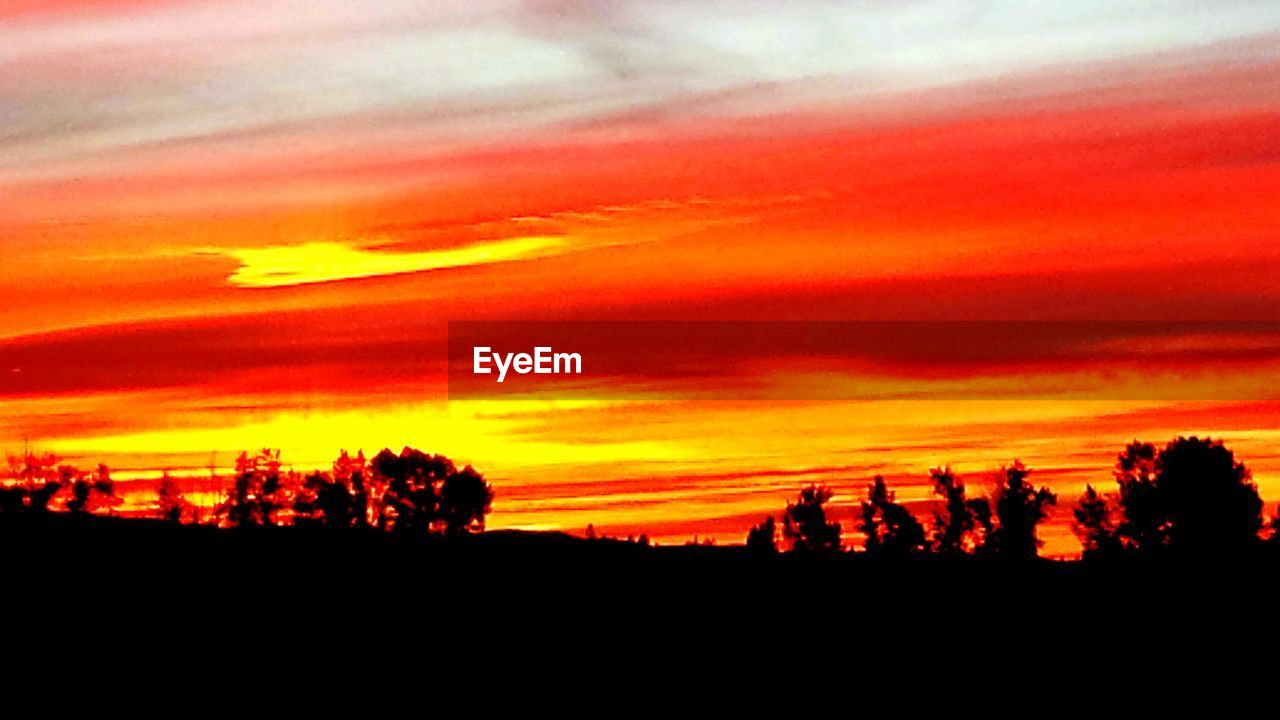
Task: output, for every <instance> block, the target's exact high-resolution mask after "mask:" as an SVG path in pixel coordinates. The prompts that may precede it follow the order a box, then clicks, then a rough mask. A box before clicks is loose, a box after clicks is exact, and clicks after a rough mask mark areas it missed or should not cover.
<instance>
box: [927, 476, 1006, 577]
mask: <svg viewBox="0 0 1280 720" xmlns="http://www.w3.org/2000/svg"><path fill="white" fill-rule="evenodd" d="M929 476H930V478H931V479H932V480H933V494H934V495H938V496H941V497H942V502H943V505H942V509H941V510H937V511H934V514H933V549H934V551H935V552H938V553H942V554H944V555H952V554H960V553H966V552H976V551H978V550H980V549H982V548H983V547H984V546H985V545H986V542H987V540H988V539H989V538H990V537H991V534H992V531H993V527H992V520H991V504H990V503H988V502H987V499H986V498H969V497H967V496H966V494H965V487H964V483H962V482H961V481H960V479H959V478H958V477H956V474H955V473H954V472H952V471H951V468H934V469H932V470H930V471H929Z"/></svg>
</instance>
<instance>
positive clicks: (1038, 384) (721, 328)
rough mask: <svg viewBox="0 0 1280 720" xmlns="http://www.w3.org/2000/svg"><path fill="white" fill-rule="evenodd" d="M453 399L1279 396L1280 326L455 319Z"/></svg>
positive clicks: (1245, 323)
mask: <svg viewBox="0 0 1280 720" xmlns="http://www.w3.org/2000/svg"><path fill="white" fill-rule="evenodd" d="M448 352H449V358H448V361H449V362H448V380H449V396H450V398H451V399H455V400H463V399H498V398H511V399H529V398H544V399H557V398H563V399H631V400H663V399H705V400H766V399H767V400H872V399H966V398H972V399H1017V398H1061V399H1080V400H1088V399H1097V400H1111V399H1129V400H1144V399H1150V400H1233V401H1235V400H1255V399H1269V398H1273V397H1275V396H1276V395H1277V394H1280V393H1277V392H1276V389H1275V388H1276V382H1275V380H1276V378H1277V377H1280V375H1278V373H1280V322H1270V321H1239V322H1235V321H1222V322H1201V321H1195V322H1173V321H1163V322H1146V321H1133V322H1129V321H1104V322H1092V321H1068V322H1052V321H1045V322H1039V321H919V322H898V321H893V322H874V321H849V322H844V321H820V322H792V321H768V322H755V321H741V322H666V321H639V322H628V321H530V322H525V321H498V322H479V321H451V322H450V323H449V343H448Z"/></svg>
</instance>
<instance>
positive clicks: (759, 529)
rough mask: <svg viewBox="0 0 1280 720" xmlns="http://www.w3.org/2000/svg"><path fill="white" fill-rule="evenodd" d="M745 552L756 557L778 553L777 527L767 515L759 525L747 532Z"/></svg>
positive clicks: (771, 517) (770, 516)
mask: <svg viewBox="0 0 1280 720" xmlns="http://www.w3.org/2000/svg"><path fill="white" fill-rule="evenodd" d="M747 550H748V551H749V552H750V553H751V554H752V555H756V556H768V555H775V554H777V552H778V526H777V523H776V522H774V520H773V516H772V515H768V516H766V517H765V519H764V520H762V521H761V522H760V524H759V525H754V526H752V528H751V529H750V530H748V531H747Z"/></svg>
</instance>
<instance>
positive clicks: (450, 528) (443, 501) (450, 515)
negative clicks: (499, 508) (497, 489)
mask: <svg viewBox="0 0 1280 720" xmlns="http://www.w3.org/2000/svg"><path fill="white" fill-rule="evenodd" d="M449 464H450V465H452V464H453V463H449ZM492 505H493V488H492V487H490V486H489V483H487V482H485V480H484V477H483V476H481V475H480V473H478V472H476V471H475V469H474V468H472V467H471V466H470V465H468V466H466V467H464V468H462V470H460V471H457V472H454V473H452V474H450V475H447V476H445V478H444V480H443V481H441V483H440V501H439V504H438V507H437V510H436V512H437V516H438V518H439V520H440V522H442V523H443V529H444V533H445V534H446V535H451V536H457V535H463V534H466V533H470V532H477V531H478V532H483V531H484V523H485V516H487V515H488V514H489V511H490V510H491V509H492Z"/></svg>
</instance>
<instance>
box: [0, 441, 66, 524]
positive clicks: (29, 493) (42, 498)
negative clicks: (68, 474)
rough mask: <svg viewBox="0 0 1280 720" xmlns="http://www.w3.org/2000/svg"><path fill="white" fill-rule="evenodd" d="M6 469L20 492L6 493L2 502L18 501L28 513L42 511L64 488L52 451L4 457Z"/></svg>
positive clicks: (56, 460)
mask: <svg viewBox="0 0 1280 720" xmlns="http://www.w3.org/2000/svg"><path fill="white" fill-rule="evenodd" d="M8 460H9V468H10V470H11V471H12V472H13V476H14V478H15V479H16V480H17V481H18V485H17V486H16V487H21V488H22V489H21V491H18V492H13V493H10V494H9V497H8V499H7V501H6V502H9V503H15V502H17V501H18V500H21V502H22V503H24V504H23V508H24V509H25V510H28V511H31V512H45V511H47V510H48V509H49V505H50V503H51V502H52V501H53V498H54V496H55V495H57V494H58V493H59V492H60V491H61V490H62V489H63V488H64V487H65V485H64V484H63V480H62V475H63V473H61V472H60V470H59V467H58V456H56V455H54V454H53V453H45V454H44V455H37V454H35V453H33V452H30V451H27V452H24V453H23V454H22V455H20V456H14V455H10V456H8Z"/></svg>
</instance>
